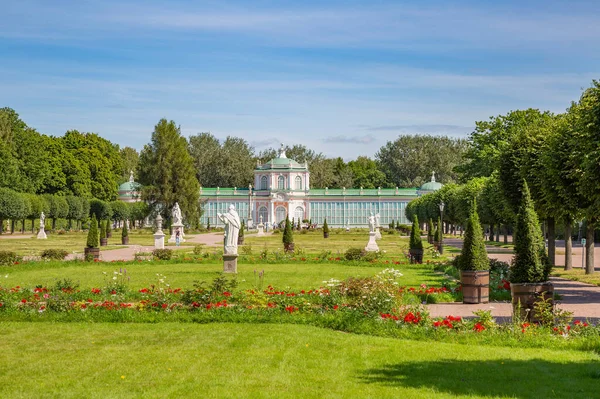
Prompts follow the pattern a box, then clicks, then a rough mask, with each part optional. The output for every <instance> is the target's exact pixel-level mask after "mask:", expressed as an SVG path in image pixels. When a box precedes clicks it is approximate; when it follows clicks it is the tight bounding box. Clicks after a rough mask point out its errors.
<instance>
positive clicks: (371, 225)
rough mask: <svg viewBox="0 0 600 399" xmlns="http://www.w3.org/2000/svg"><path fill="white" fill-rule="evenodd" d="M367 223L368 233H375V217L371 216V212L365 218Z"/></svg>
mask: <svg viewBox="0 0 600 399" xmlns="http://www.w3.org/2000/svg"><path fill="white" fill-rule="evenodd" d="M367 221H368V222H369V231H370V232H372V233H374V232H375V216H373V212H371V215H370V216H368V217H367Z"/></svg>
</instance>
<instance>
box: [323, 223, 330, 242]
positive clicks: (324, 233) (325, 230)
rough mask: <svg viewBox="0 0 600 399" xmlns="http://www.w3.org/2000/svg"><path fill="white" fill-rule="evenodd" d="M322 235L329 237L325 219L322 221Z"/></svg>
mask: <svg viewBox="0 0 600 399" xmlns="http://www.w3.org/2000/svg"><path fill="white" fill-rule="evenodd" d="M323 237H324V238H327V237H329V225H328V224H327V219H325V220H324V221H323Z"/></svg>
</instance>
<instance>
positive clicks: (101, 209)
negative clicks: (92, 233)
mask: <svg viewBox="0 0 600 399" xmlns="http://www.w3.org/2000/svg"><path fill="white" fill-rule="evenodd" d="M89 214H90V215H94V216H96V220H98V221H101V220H105V219H109V218H110V217H111V216H112V208H111V207H110V204H109V203H108V202H105V201H102V200H99V199H96V198H94V199H92V200H90V213H89Z"/></svg>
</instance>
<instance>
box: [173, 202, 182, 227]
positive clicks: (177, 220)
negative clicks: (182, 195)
mask: <svg viewBox="0 0 600 399" xmlns="http://www.w3.org/2000/svg"><path fill="white" fill-rule="evenodd" d="M181 222H182V217H181V209H179V203H177V202H176V203H175V206H174V207H173V225H175V226H180V225H181V224H182V223H181Z"/></svg>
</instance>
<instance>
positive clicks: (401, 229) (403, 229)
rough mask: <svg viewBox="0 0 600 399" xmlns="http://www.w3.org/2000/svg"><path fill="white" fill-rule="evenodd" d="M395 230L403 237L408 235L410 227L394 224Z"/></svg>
mask: <svg viewBox="0 0 600 399" xmlns="http://www.w3.org/2000/svg"><path fill="white" fill-rule="evenodd" d="M396 230H398V231H399V232H400V233H402V234H404V235H409V234H410V232H411V230H412V226H411V225H410V224H400V223H396Z"/></svg>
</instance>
